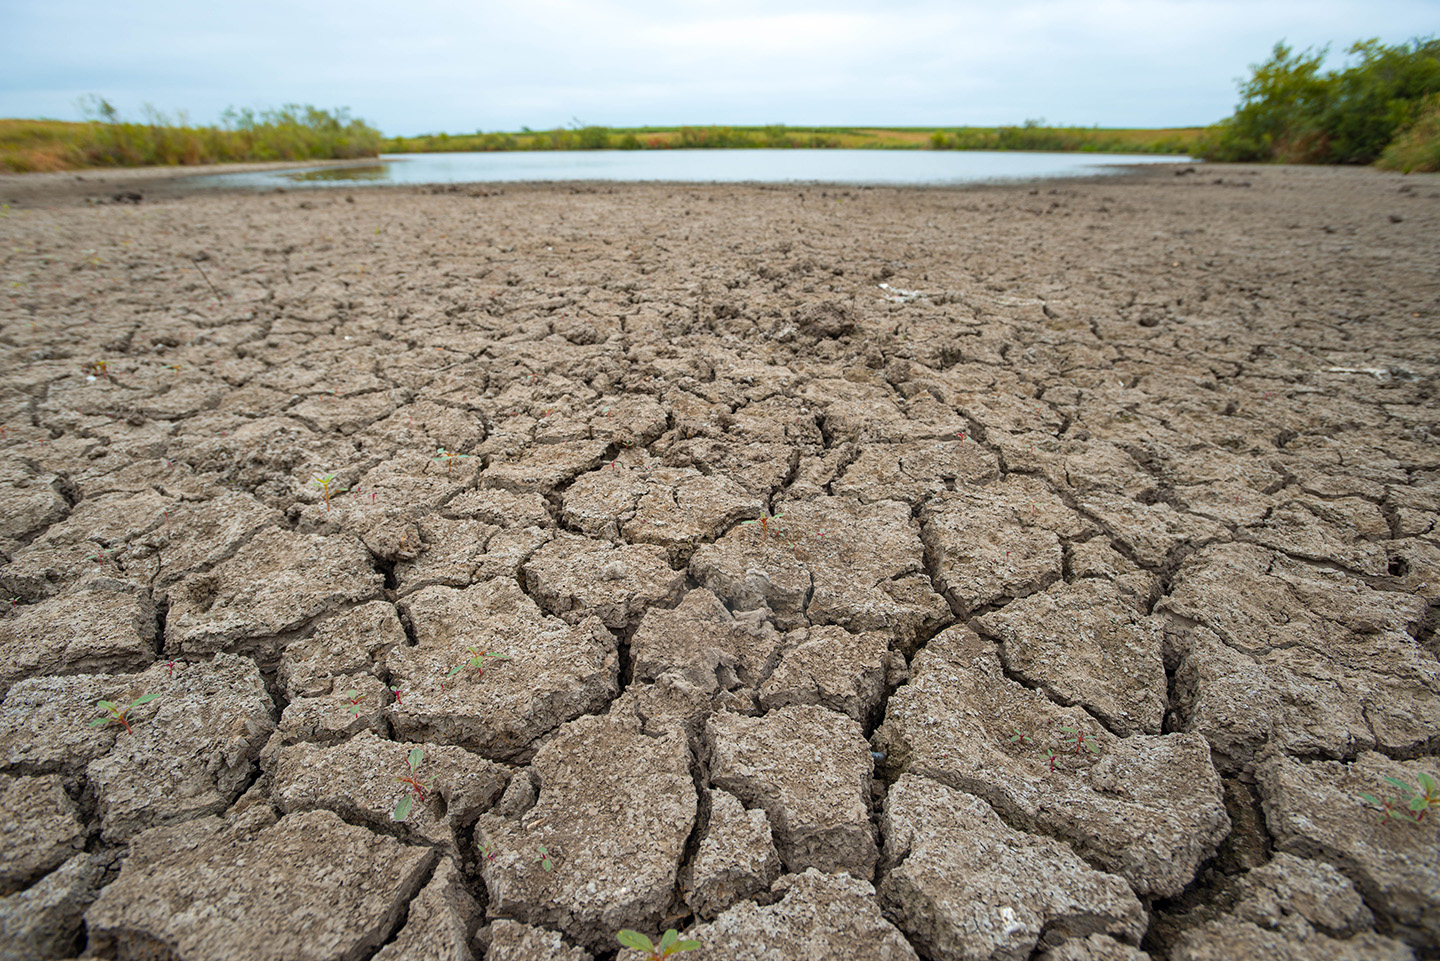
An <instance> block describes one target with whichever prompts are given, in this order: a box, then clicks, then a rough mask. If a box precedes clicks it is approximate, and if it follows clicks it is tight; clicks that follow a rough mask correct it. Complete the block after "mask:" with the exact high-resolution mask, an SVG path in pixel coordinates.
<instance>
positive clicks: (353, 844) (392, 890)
mask: <svg viewBox="0 0 1440 961" xmlns="http://www.w3.org/2000/svg"><path fill="white" fill-rule="evenodd" d="M435 859H436V854H435V852H434V851H432V850H430V849H429V848H419V847H407V846H405V845H403V844H401V843H400V842H399V841H396V840H395V839H393V838H388V837H384V836H381V835H378V834H375V833H374V832H372V831H368V830H366V829H365V828H358V827H352V826H351V825H349V824H346V823H345V822H344V821H341V820H340V819H339V818H338V817H336V816H335V815H334V814H332V813H330V812H329V811H308V812H305V813H302V814H291V815H289V816H287V817H285V818H282V819H281V820H280V821H279V822H278V823H277V824H275V825H273V826H271V827H268V828H266V829H264V830H262V831H260V832H258V833H256V834H250V833H248V832H244V831H240V830H234V829H230V828H227V827H225V825H224V823H223V822H221V821H220V820H218V819H216V818H204V819H202V820H198V821H192V822H190V823H188V824H182V825H177V826H175V827H169V828H157V829H155V830H152V831H147V832H146V833H144V834H142V835H140V836H139V837H137V838H135V839H134V840H133V841H132V842H131V846H130V857H129V858H127V859H126V861H125V863H124V866H123V867H122V868H121V871H120V877H119V878H118V879H117V880H116V881H115V882H114V883H113V884H111V885H110V886H109V887H107V888H106V889H105V890H104V891H103V892H101V894H100V897H99V899H98V900H96V902H95V903H94V904H93V905H91V906H90V910H88V911H86V912H85V924H86V927H87V929H88V931H89V935H90V946H91V950H96V951H99V952H100V953H102V954H105V953H108V954H112V955H119V956H120V957H148V956H150V955H151V954H153V953H155V952H156V951H164V952H166V956H167V957H171V958H174V959H175V961H210V959H214V958H227V959H235V961H250V959H255V961H259V959H265V958H273V957H276V953H275V952H276V949H277V946H284V950H285V951H286V952H287V954H289V955H290V956H294V957H305V958H340V957H363V956H368V954H369V952H370V951H373V950H374V949H375V948H377V947H379V946H380V945H381V944H383V943H384V942H385V940H386V939H387V938H388V937H389V935H390V934H391V932H393V931H394V930H395V927H396V925H397V924H398V923H399V920H400V917H401V915H402V914H403V912H404V911H405V906H406V905H407V904H408V903H409V902H410V900H411V899H412V898H413V897H414V896H415V893H416V892H417V891H418V890H419V889H420V886H421V885H422V884H423V883H424V881H425V877H426V874H427V873H428V872H429V870H430V866H431V865H433V864H434V863H435ZM257 932H264V934H265V936H264V937H257V936H256V933H257Z"/></svg>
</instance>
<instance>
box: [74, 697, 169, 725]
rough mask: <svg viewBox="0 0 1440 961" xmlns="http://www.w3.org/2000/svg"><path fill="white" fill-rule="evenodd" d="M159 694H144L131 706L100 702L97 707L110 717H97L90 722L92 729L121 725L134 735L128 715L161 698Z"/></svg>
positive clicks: (132, 702)
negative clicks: (142, 705)
mask: <svg viewBox="0 0 1440 961" xmlns="http://www.w3.org/2000/svg"><path fill="white" fill-rule="evenodd" d="M159 696H160V695H159V694H142V695H141V696H140V697H137V698H136V699H135V700H133V701H131V702H130V703H129V704H125V705H120V704H116V703H115V702H114V701H100V702H98V703H97V704H96V705H95V706H96V707H99V708H103V709H105V710H106V711H109V712H110V716H109V717H97V718H96V719H95V720H93V721H91V722H90V726H91V727H104V726H105V725H107V724H119V725H121V726H123V727H124V728H125V733H126V734H131V733H134V732H132V731H131V730H130V719H129V717H128V715H129V714H130V712H131V711H132V710H134V709H135V708H137V707H139V706H140V705H141V704H147V703H149V702H150V701H153V700H155V699H156V698H157V697H159Z"/></svg>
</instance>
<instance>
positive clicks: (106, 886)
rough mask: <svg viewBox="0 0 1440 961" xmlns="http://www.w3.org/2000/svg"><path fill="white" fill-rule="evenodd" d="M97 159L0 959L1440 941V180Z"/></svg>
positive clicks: (20, 424) (30, 193) (2, 400)
mask: <svg viewBox="0 0 1440 961" xmlns="http://www.w3.org/2000/svg"><path fill="white" fill-rule="evenodd" d="M1191 170H1193V172H1189V171H1191ZM206 172H207V173H208V172H209V171H206ZM171 173H173V172H171ZM187 173H189V172H188V171H187ZM80 176H83V177H85V178H86V179H85V180H83V181H82V180H76V179H74V177H75V175H74V174H66V175H53V176H46V177H44V178H33V179H32V178H29V177H25V178H17V177H4V178H0V200H7V201H8V202H9V203H10V206H9V208H8V209H6V210H5V211H4V212H3V213H4V215H3V216H0V264H3V269H0V280H3V288H0V484H3V485H4V487H5V499H4V503H5V504H6V505H7V506H6V509H5V510H4V511H3V512H0V513H3V523H0V561H3V564H0V591H3V599H4V600H5V605H4V606H5V613H4V617H3V618H0V642H3V648H4V650H5V652H6V653H5V657H4V658H3V659H0V696H3V700H0V792H4V800H3V802H0V813H3V817H0V850H3V851H4V852H5V854H4V855H3V856H0V932H3V935H0V958H8V957H27V958H65V957H71V956H76V955H77V954H78V953H81V952H83V953H85V954H87V955H88V956H99V957H129V956H136V955H137V954H144V955H145V956H154V957H167V958H187V959H188V958H196V959H201V958H204V959H216V958H225V959H231V958H233V959H250V958H257V959H258V958H263V957H272V956H276V957H278V956H291V955H290V954H285V952H286V951H289V952H292V953H293V954H294V955H295V956H337V957H338V956H347V957H367V958H370V957H373V958H377V959H383V961H393V959H397V958H431V957H434V958H437V959H438V958H442V957H443V958H455V957H461V958H464V957H472V958H477V959H478V958H482V957H483V958H487V959H513V961H520V959H529V958H537V959H538V958H551V957H566V958H577V959H578V958H586V957H593V958H610V957H614V956H615V955H614V952H615V950H616V948H617V944H616V942H615V937H614V936H615V932H616V931H617V930H619V929H620V928H622V927H628V928H638V929H641V930H646V931H648V932H650V933H651V934H654V933H656V932H658V931H661V930H663V928H664V927H666V926H680V927H685V928H687V930H689V931H691V932H693V933H692V935H691V936H693V937H696V938H697V939H699V940H700V941H701V942H702V944H703V945H704V946H705V947H704V950H703V951H701V952H695V953H694V954H692V955H690V956H691V957H696V958H701V957H706V958H716V959H719V958H741V957H760V956H762V953H763V952H764V951H767V950H768V951H772V952H777V955H776V956H782V955H783V956H787V957H789V956H798V955H800V954H803V953H805V952H810V953H811V954H813V956H815V957H835V958H841V957H844V958H857V957H858V958H869V957H874V958H882V957H884V958H912V957H913V958H926V959H942V958H989V957H995V958H1009V957H1020V958H1025V957H1035V958H1045V959H1050V961H1060V959H1072V961H1075V959H1097V961H1098V959H1129V961H1135V959H1139V958H1145V957H1151V958H1173V959H1177V961H1179V959H1185V961H1190V959H1202V958H1220V957H1240V956H1279V955H1282V954H1284V955H1285V956H1293V957H1315V958H1325V957H1333V956H1336V955H1338V954H1342V953H1346V952H1348V953H1349V955H1352V956H1355V957H1364V958H1406V957H1413V956H1422V957H1433V956H1436V955H1437V953H1440V923H1437V920H1436V919H1437V918H1440V868H1437V866H1436V863H1435V860H1434V856H1433V855H1434V851H1435V850H1437V849H1440V826H1437V825H1440V811H1434V812H1430V813H1429V814H1428V816H1426V817H1425V818H1423V819H1420V820H1418V821H1416V820H1415V819H1414V817H1413V815H1410V814H1407V813H1406V810H1407V808H1406V802H1407V801H1408V799H1407V798H1405V797H1404V796H1403V794H1402V791H1401V789H1399V788H1398V787H1396V786H1395V785H1394V782H1393V781H1388V782H1387V780H1386V778H1393V779H1396V780H1399V781H1401V782H1403V783H1405V784H1407V785H1411V786H1414V787H1416V788H1420V787H1423V781H1422V780H1421V777H1422V775H1426V776H1440V761H1437V752H1440V641H1437V637H1436V627H1437V622H1440V607H1437V599H1440V531H1437V527H1436V523H1437V521H1440V401H1437V396H1436V392H1437V387H1440V352H1437V349H1436V344H1437V343H1440V340H1437V334H1440V272H1437V269H1436V266H1435V265H1436V264H1437V263H1440V177H1435V176H1429V175H1423V176H1410V177H1404V176H1400V175H1394V174H1385V173H1380V172H1377V171H1372V170H1350V169H1320V168H1284V167H1252V166H1223V165H1196V166H1195V167H1193V168H1185V167H1177V168H1164V169H1156V168H1144V169H1140V170H1136V171H1134V172H1130V173H1126V174H1123V175H1119V176H1110V177H1096V178H1085V179H1080V180H1067V181H1051V182H1040V183H1031V184H1022V185H1000V186H997V185H977V186H973V187H966V188H924V189H914V188H890V187H846V186H833V185H818V184H816V185H793V186H778V185H692V184H619V183H613V184H611V183H576V184H527V183H507V184H494V185H485V184H469V185H447V186H437V187H429V188H401V187H395V188H373V187H365V188H356V189H353V190H348V189H344V188H341V189H335V188H330V189H326V190H302V189H297V190H294V191H287V192H284V193H273V192H272V193H263V194H256V193H250V192H238V191H236V192H223V193H220V192H215V193H195V192H193V191H187V190H184V189H183V188H182V185H181V184H180V183H179V182H177V181H175V180H173V179H170V178H167V177H165V176H162V175H161V174H159V173H144V174H136V173H134V172H118V171H117V172H109V171H107V172H103V174H101V173H100V172H96V174H95V176H97V177H99V176H103V177H104V179H103V180H95V181H92V180H91V176H92V175H91V174H90V173H89V172H85V173H82V174H81V175H80ZM130 193H137V194H140V195H141V196H140V199H139V200H138V201H135V200H134V199H133V198H130V197H126V196H124V195H126V194H130ZM117 196H118V199H117ZM151 694H157V695H159V696H158V697H155V698H154V699H152V700H148V701H145V702H143V703H138V704H134V706H133V707H128V710H127V706H129V705H132V703H133V702H135V701H136V700H137V699H139V698H141V697H144V696H147V695H151ZM101 700H105V701H108V702H110V703H113V704H114V705H116V711H125V714H124V716H123V719H121V718H117V717H114V714H113V712H112V714H111V715H108V716H110V717H111V719H112V722H111V723H108V724H105V723H102V724H98V725H92V723H91V722H92V721H101V722H103V721H105V720H106V717H107V714H106V712H105V710H104V709H102V708H98V707H97V706H96V705H97V702H99V701H101ZM417 747H419V748H421V749H422V754H421V755H420V756H418V759H417V756H416V755H415V754H413V753H412V752H413V749H415V748H417ZM403 776H409V777H411V778H412V779H413V780H412V781H411V782H397V778H399V777H403ZM431 779H433V780H431ZM407 792H409V793H410V796H411V803H410V805H409V806H408V810H406V811H405V814H404V819H403V820H399V821H397V820H396V819H395V815H396V814H397V804H398V803H399V802H400V801H401V799H402V798H403V797H405V796H406V794H407ZM1362 794H1370V795H1374V796H1375V797H1376V803H1375V804H1371V803H1369V802H1367V801H1365V800H1363V799H1362V798H1361V795H1362ZM1387 802H1388V804H1389V807H1388V809H1387V807H1386V805H1387ZM257 929H259V930H264V931H267V932H269V935H268V940H265V941H261V940H258V939H255V938H253V937H252V936H249V934H248V933H252V932H254V931H255V930H257ZM1337 942H1339V943H1337ZM6 952H9V953H6ZM267 952H270V953H267ZM307 952H308V953H307ZM621 956H622V957H625V956H626V955H625V953H624V952H622V953H621Z"/></svg>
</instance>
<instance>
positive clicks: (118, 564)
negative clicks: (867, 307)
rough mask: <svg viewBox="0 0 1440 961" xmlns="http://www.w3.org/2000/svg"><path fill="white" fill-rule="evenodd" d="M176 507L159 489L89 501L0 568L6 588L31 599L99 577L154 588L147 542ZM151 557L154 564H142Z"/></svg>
mask: <svg viewBox="0 0 1440 961" xmlns="http://www.w3.org/2000/svg"><path fill="white" fill-rule="evenodd" d="M174 507H175V503H174V502H173V501H172V500H171V499H170V498H168V497H165V496H163V495H160V494H157V493H155V492H154V491H144V492H141V493H138V494H107V495H102V496H100V497H95V498H90V499H87V500H83V501H81V502H80V503H79V504H76V505H75V507H74V508H73V509H72V510H71V511H70V516H68V517H67V518H65V519H64V520H63V521H60V522H59V523H56V524H53V525H51V526H50V528H49V529H48V530H46V531H45V533H43V534H41V535H40V536H39V537H37V538H36V539H35V540H33V541H31V542H30V543H29V544H28V545H26V546H25V547H22V548H20V549H19V550H17V551H16V552H15V553H14V555H13V556H12V557H11V558H10V563H9V564H6V565H5V566H4V567H3V568H0V587H3V588H4V589H5V591H7V592H8V593H10V594H12V595H14V596H16V597H19V598H22V599H25V600H39V599H40V598H44V597H51V596H53V595H55V594H59V593H61V592H63V591H64V590H65V589H66V588H68V587H69V586H71V585H72V584H75V583H77V582H82V581H86V580H89V579H91V578H93V577H97V576H100V577H105V578H107V579H111V580H118V581H126V582H129V583H133V584H135V585H136V586H137V587H141V588H147V589H148V587H149V585H150V579H151V577H152V576H153V574H154V570H153V567H154V564H153V558H150V555H153V553H154V552H153V550H152V549H150V548H149V547H148V546H146V545H145V544H144V543H143V542H144V540H145V539H146V535H148V534H150V533H151V532H152V531H155V530H156V529H158V528H159V527H160V526H161V525H162V524H163V523H164V522H165V513H166V511H168V510H171V509H172V508H174ZM132 544H133V545H134V546H132ZM145 558H150V560H151V563H148V564H146V563H142V559H145Z"/></svg>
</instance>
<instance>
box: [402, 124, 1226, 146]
mask: <svg viewBox="0 0 1440 961" xmlns="http://www.w3.org/2000/svg"><path fill="white" fill-rule="evenodd" d="M1199 133H1200V128H1198V127H1194V128H1175V129H1167V130H1101V129H1098V128H1088V127H1040V126H1038V125H1036V124H1035V123H1034V122H1027V124H1026V125H1025V126H1023V127H961V128H958V129H951V130H941V129H937V128H934V127H891V128H881V127H788V126H784V125H781V124H772V125H770V126H764V127H729V126H709V127H706V126H695V127H593V126H591V127H577V128H559V129H555V130H543V131H536V130H529V129H523V130H521V131H519V132H511V133H500V132H496V133H482V132H476V133H473V134H445V133H440V134H425V135H422V136H419V137H393V138H391V139H389V140H387V141H385V150H386V151H387V152H389V153H443V152H451V151H482V152H484V151H501V150H606V149H609V150H679V149H697V148H710V147H714V148H725V149H732V150H733V149H753V148H770V149H784V148H797V147H804V148H832V147H849V148H869V149H896V150H920V149H927V148H928V149H939V150H1066V151H1075V150H1084V151H1097V152H1104V153H1176V154H1183V153H1186V152H1187V151H1188V149H1189V147H1190V145H1191V144H1192V143H1193V142H1194V141H1195V138H1196V137H1197V136H1198V135H1199Z"/></svg>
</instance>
